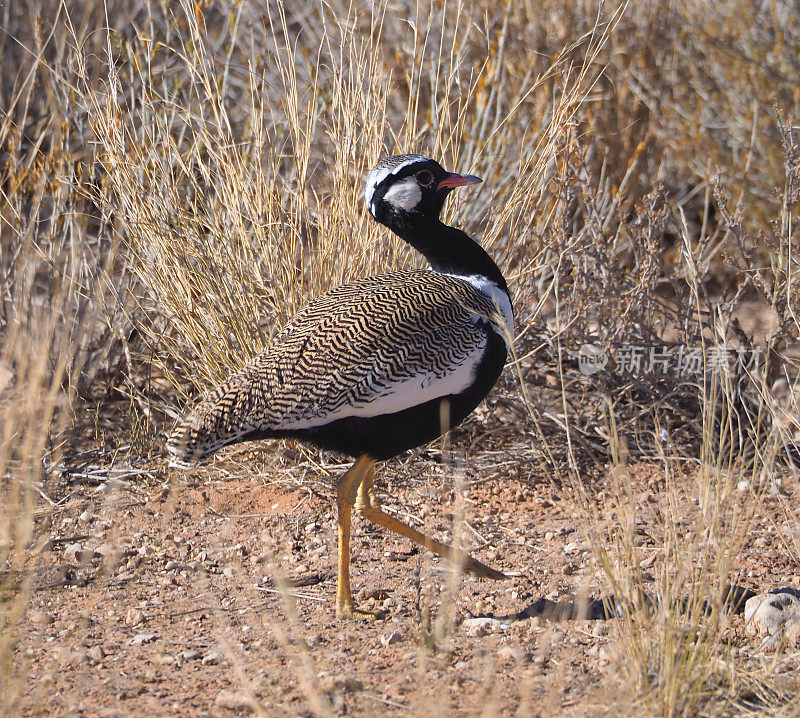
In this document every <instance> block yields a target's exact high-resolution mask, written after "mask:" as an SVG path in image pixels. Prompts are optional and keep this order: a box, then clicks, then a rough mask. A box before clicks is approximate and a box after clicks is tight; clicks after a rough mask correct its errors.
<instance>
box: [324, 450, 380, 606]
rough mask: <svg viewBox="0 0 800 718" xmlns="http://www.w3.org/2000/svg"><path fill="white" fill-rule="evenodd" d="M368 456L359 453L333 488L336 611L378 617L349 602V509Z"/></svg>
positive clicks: (364, 472)
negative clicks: (336, 539) (336, 540)
mask: <svg viewBox="0 0 800 718" xmlns="http://www.w3.org/2000/svg"><path fill="white" fill-rule="evenodd" d="M374 463H375V462H373V461H372V459H370V458H369V457H368V456H362V457H360V458H359V459H358V460H357V461H356V462H355V463H354V464H353V465H352V466H351V467H350V469H348V471H347V473H346V474H345V475H344V476H343V477H342V479H341V481H340V482H339V486H338V488H337V491H336V505H337V508H338V510H339V520H338V529H339V566H338V568H339V571H338V576H337V582H336V615H337V616H340V617H342V618H352V617H354V618H368V619H375V618H382V617H383V614H381V613H372V612H370V611H359V610H358V609H356V608H354V606H353V597H352V595H351V594H350V519H351V517H350V511H351V509H352V508H353V504H354V503H355V500H356V491H357V490H358V487H359V486H360V485H361V482H362V481H363V479H364V475H365V474H366V473H367V472H368V471H369V470H370V468H371V467H373V466H374Z"/></svg>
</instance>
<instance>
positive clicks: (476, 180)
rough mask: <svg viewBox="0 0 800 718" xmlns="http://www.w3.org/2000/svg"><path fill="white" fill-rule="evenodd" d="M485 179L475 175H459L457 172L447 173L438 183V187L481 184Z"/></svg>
mask: <svg viewBox="0 0 800 718" xmlns="http://www.w3.org/2000/svg"><path fill="white" fill-rule="evenodd" d="M481 182H483V180H482V179H481V178H480V177H476V176H475V175H458V174H455V173H452V174H449V175H447V177H445V178H444V179H443V180H442V181H441V182H439V184H438V185H436V189H437V190H438V189H444V188H447V189H453V188H455V187H464V186H465V185H468V184H480V183H481Z"/></svg>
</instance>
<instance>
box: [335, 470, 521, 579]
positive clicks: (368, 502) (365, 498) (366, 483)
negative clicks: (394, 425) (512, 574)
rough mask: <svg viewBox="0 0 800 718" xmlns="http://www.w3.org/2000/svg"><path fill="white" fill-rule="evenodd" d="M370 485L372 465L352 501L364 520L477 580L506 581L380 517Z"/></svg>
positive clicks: (465, 555)
mask: <svg viewBox="0 0 800 718" xmlns="http://www.w3.org/2000/svg"><path fill="white" fill-rule="evenodd" d="M374 481H375V464H374V462H372V463H370V464H369V465H368V466H367V467H366V472H365V475H364V478H363V480H362V481H361V484H360V486H359V487H358V498H357V500H356V508H357V509H358V512H359V513H360V514H361V515H362V516H363V517H364V518H367V519H369V520H370V521H372V522H373V523H376V524H378V525H379V526H383V527H384V528H387V529H389V531H394V532H395V533H398V534H400V535H401V536H405V537H406V538H408V539H411V540H412V541H413V542H414V543H418V544H419V545H420V546H424V547H425V548H426V549H428V550H429V551H433V552H434V553H435V554H437V555H438V556H441V557H442V558H446V559H447V560H448V561H452V562H453V563H457V564H459V565H460V566H461V567H462V568H463V570H464V571H466V572H467V573H471V574H474V575H475V576H480V577H481V578H493V579H501V578H508V577H507V576H506V575H505V574H503V573H500V571H496V570H495V569H493V568H490V567H489V566H487V565H486V564H484V563H481V562H480V561H478V560H476V559H474V558H472V556H470V555H469V554H468V553H465V552H464V551H461V550H460V549H457V548H454V547H453V546H448V545H447V544H444V543H440V542H439V541H436V540H435V539H432V538H430V537H429V536H426V535H425V534H421V533H420V532H419V531H416V530H415V529H412V528H411V527H410V526H408V525H406V524H404V523H403V522H402V521H398V520H397V519H396V518H394V517H392V516H389V515H388V514H386V513H384V512H383V510H382V509H381V505H380V504H379V503H378V501H377V499H376V498H375V494H374V493H373V492H372V484H373V483H374ZM348 513H349V512H348ZM340 551H341V549H340Z"/></svg>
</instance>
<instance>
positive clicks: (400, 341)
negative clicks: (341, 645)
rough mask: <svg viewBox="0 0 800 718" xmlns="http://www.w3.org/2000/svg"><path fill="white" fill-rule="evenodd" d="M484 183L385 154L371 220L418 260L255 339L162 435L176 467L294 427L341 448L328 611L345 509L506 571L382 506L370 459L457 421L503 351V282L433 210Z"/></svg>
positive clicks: (296, 433)
mask: <svg viewBox="0 0 800 718" xmlns="http://www.w3.org/2000/svg"><path fill="white" fill-rule="evenodd" d="M481 181H482V180H481V179H480V178H478V177H475V176H474V175H468V174H457V173H454V172H448V171H446V170H445V169H444V168H443V167H442V166H441V165H440V164H439V163H438V162H436V161H435V160H433V159H431V158H430V157H426V156H424V155H420V154H399V155H393V156H388V157H385V158H384V159H382V160H381V161H379V162H378V164H377V165H376V166H375V167H374V169H372V171H371V172H370V173H369V175H368V176H367V179H366V187H365V191H364V198H365V200H366V205H367V208H368V210H369V213H370V214H371V216H372V218H373V219H375V220H376V221H377V222H379V223H380V224H382V225H384V226H386V227H388V228H389V229H390V230H391V231H392V232H393V233H394V234H395V235H397V236H398V237H399V238H400V239H402V240H404V241H405V242H407V243H408V244H409V245H411V246H412V247H413V248H414V249H415V250H416V251H418V252H419V253H421V254H422V256H423V257H424V258H425V259H426V260H427V263H428V265H429V268H428V269H405V270H398V271H392V272H389V273H385V274H379V275H375V276H371V277H365V278H360V279H356V280H355V281H353V282H350V283H347V284H343V285H341V286H338V287H336V288H334V289H331V290H329V291H327V292H325V293H323V294H321V295H320V296H319V297H317V298H316V299H314V300H312V301H311V302H310V303H309V304H308V305H306V306H305V308H304V309H302V310H300V312H299V313H298V314H297V315H296V316H295V317H294V318H293V319H291V320H290V321H289V322H288V324H287V325H286V326H285V327H284V328H283V330H281V331H280V332H278V333H277V334H276V335H275V336H274V337H273V339H272V340H271V341H269V342H268V344H267V346H266V348H265V349H264V350H263V351H262V352H261V353H260V354H258V355H257V356H255V358H253V359H252V360H251V361H250V362H249V363H248V364H247V365H246V366H244V367H243V368H242V369H241V370H239V371H237V372H236V373H234V374H233V375H232V376H231V377H230V378H229V379H228V380H227V381H225V382H224V383H222V384H221V385H220V386H219V387H217V388H216V389H214V390H213V391H211V392H210V393H208V394H207V395H206V396H205V397H203V398H202V399H201V400H200V401H199V402H198V403H197V404H196V406H195V408H194V409H193V410H192V411H191V412H190V413H189V415H188V416H187V417H186V418H185V419H184V420H183V421H181V422H179V424H178V425H177V426H176V427H175V429H174V430H173V431H172V433H171V435H170V437H169V439H168V441H167V450H168V453H169V455H170V458H171V462H170V465H171V466H173V467H177V468H181V469H185V468H189V467H191V466H193V465H196V464H197V463H198V462H199V461H200V460H202V459H203V458H205V457H207V456H209V455H211V454H213V453H214V452H215V451H217V450H218V449H220V448H221V447H223V446H226V445H229V444H233V443H238V442H244V441H251V440H257V439H281V438H292V439H296V440H299V441H301V442H306V443H308V444H311V445H313V446H316V447H318V448H321V449H326V450H334V451H337V452H340V453H342V454H345V455H348V456H350V457H352V459H353V460H354V462H353V464H352V465H351V466H350V468H349V469H348V470H347V471H346V472H345V473H344V474H343V475H342V476H341V477H339V478H338V479H337V481H336V503H337V509H338V518H337V529H338V564H337V569H338V570H337V587H336V613H337V616H339V617H343V618H365V619H375V618H382V617H383V614H381V612H370V611H365V610H360V609H358V608H357V607H356V606H354V604H353V599H352V595H351V588H350V527H351V514H352V509H353V508H354V507H355V509H356V510H357V511H358V512H359V513H360V514H361V516H363V517H364V518H366V519H368V520H370V521H372V522H373V523H375V524H377V525H379V526H382V527H384V528H386V529H388V530H389V531H394V532H396V533H398V534H400V535H401V536H404V537H406V538H408V539H410V540H411V541H414V542H416V543H417V544H419V545H421V546H423V547H425V548H427V549H429V550H431V551H433V552H434V553H436V554H438V555H439V556H442V557H443V558H445V559H448V560H451V561H454V562H457V563H459V564H460V565H461V567H462V570H464V571H465V572H468V573H472V574H474V575H477V576H479V577H483V578H491V579H502V578H506V576H505V575H504V574H503V573H501V572H500V571H497V570H496V569H493V568H490V567H489V566H487V565H485V564H483V563H482V562H480V561H478V560H477V559H474V558H473V557H471V556H469V555H468V554H467V553H466V552H464V551H462V550H460V549H457V548H455V547H452V546H449V545H447V544H443V543H440V542H439V541H436V540H434V539H432V538H430V537H428V536H426V535H424V534H422V533H420V532H418V531H416V530H415V529H413V528H411V527H410V526H408V525H406V524H404V523H402V522H401V521H399V520H397V519H396V518H394V517H392V516H390V515H389V514H387V513H386V512H384V511H383V510H382V508H381V505H380V503H379V502H378V500H377V499H376V497H375V493H374V490H373V487H374V481H375V464H376V462H381V461H385V460H387V459H390V458H392V457H395V456H397V455H398V454H401V453H403V452H404V451H407V450H409V449H412V448H415V447H419V446H422V445H424V444H427V443H428V442H430V441H432V440H434V439H436V438H437V437H440V436H442V435H444V434H445V433H447V432H448V431H449V429H451V428H452V427H454V426H456V425H458V424H459V423H461V422H462V421H463V420H464V419H465V418H466V417H467V416H468V415H469V414H470V413H471V412H472V411H473V409H475V408H476V407H477V406H478V404H479V403H480V402H481V401H482V400H483V399H484V397H485V396H486V395H487V394H488V393H489V391H490V390H491V389H492V387H493V386H494V385H495V383H496V382H497V380H498V378H499V376H500V374H501V372H502V369H503V367H504V365H505V363H506V359H507V357H508V356H509V353H510V351H511V349H512V343H513V335H514V313H513V308H512V303H511V296H510V293H509V288H508V285H507V283H506V280H505V279H504V277H503V275H502V273H501V272H500V269H499V268H498V266H497V265H496V264H495V262H494V261H493V260H492V259H491V257H490V256H489V254H488V253H487V252H486V251H485V250H484V249H483V247H481V246H480V244H478V243H477V242H476V241H474V240H473V239H472V238H471V237H469V236H468V235H467V234H466V233H465V232H463V231H461V230H460V229H457V228H455V227H451V226H449V225H447V224H445V223H443V222H442V221H441V220H440V214H441V211H442V208H443V206H444V203H445V200H446V198H447V196H448V195H449V194H450V193H451V192H452V191H453V190H454V189H456V188H458V187H465V186H469V185H475V184H478V183H480V182H481Z"/></svg>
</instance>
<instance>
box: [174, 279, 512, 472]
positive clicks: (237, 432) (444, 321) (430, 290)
mask: <svg viewBox="0 0 800 718" xmlns="http://www.w3.org/2000/svg"><path fill="white" fill-rule="evenodd" d="M488 322H491V323H492V324H495V325H499V326H502V323H503V320H502V318H501V317H499V316H498V308H497V307H495V306H494V305H493V303H492V301H491V299H490V298H489V297H488V296H487V295H486V294H485V293H483V292H481V291H480V290H478V289H476V288H475V287H474V286H473V285H472V284H470V283H469V282H467V281H464V280H461V279H458V278H456V277H453V276H449V275H442V274H437V273H435V272H430V271H398V272H392V273H390V274H384V275H379V276H375V277H368V278H364V279H360V280H357V281H355V282H352V283H350V284H345V285H342V286H340V287H337V288H335V289H333V290H331V291H329V292H326V293H325V294H323V295H321V296H320V297H318V298H317V299H315V300H314V301H313V302H311V303H310V304H309V305H307V306H306V307H305V308H304V309H303V310H302V311H301V312H300V313H299V314H297V315H296V316H295V317H294V318H293V319H292V320H291V321H290V322H289V324H288V325H287V326H286V327H285V328H284V329H283V330H282V331H281V332H280V333H279V334H278V335H277V336H276V337H275V338H274V339H273V340H272V341H271V342H270V344H269V345H268V346H267V347H266V349H264V351H263V352H261V353H260V354H259V355H258V356H256V357H255V358H254V359H253V360H252V361H251V362H250V363H249V364H248V365H247V366H245V367H244V368H243V369H242V370H241V371H239V372H237V373H236V374H234V375H233V376H232V377H231V378H230V379H228V380H227V381H226V382H225V383H223V384H222V385H221V386H220V387H218V388H217V389H215V390H214V391H212V392H211V393H209V394H208V395H207V396H206V397H205V398H203V399H202V400H201V401H200V403H199V404H198V405H197V407H196V408H195V409H194V411H193V412H192V413H191V414H190V415H189V417H188V418H187V419H185V420H184V421H183V422H182V423H181V424H179V425H178V426H177V427H176V429H175V430H174V432H173V433H172V435H171V437H170V438H169V441H168V442H167V449H168V451H169V453H170V455H171V458H172V462H171V464H172V465H173V466H179V467H187V466H190V465H192V464H194V463H196V462H197V461H199V460H200V459H202V458H203V457H205V456H208V455H209V454H212V453H213V452H215V451H216V450H217V449H219V448H221V447H222V446H225V445H227V444H230V443H234V442H235V441H237V440H239V439H242V438H244V437H246V436H248V435H253V434H257V433H259V432H260V433H264V434H270V433H274V434H275V435H279V434H281V433H284V434H291V432H292V431H296V430H298V429H302V428H305V427H308V426H314V425H322V424H325V423H327V422H328V421H332V420H334V419H336V418H340V417H342V416H347V415H348V412H358V411H360V412H361V413H362V414H366V415H370V414H369V412H370V410H371V405H375V406H376V407H377V405H378V404H379V401H381V400H383V401H385V400H386V397H387V396H391V395H392V393H393V386H402V382H404V381H406V380H409V379H415V378H419V377H423V381H430V382H432V383H435V382H436V381H437V379H441V378H444V377H447V376H448V374H452V372H453V371H454V369H455V368H458V367H459V366H461V365H464V364H465V363H467V361H468V360H469V359H470V358H471V357H474V356H475V354H476V352H479V351H481V349H482V347H483V346H484V345H485V342H486V324H487V323H488ZM442 395H444V394H442ZM375 411H376V413H379V411H378V409H375Z"/></svg>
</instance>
